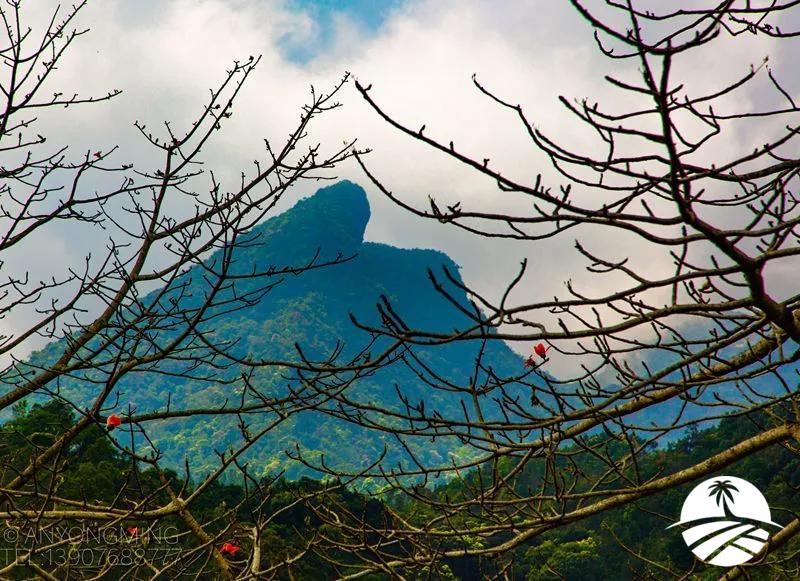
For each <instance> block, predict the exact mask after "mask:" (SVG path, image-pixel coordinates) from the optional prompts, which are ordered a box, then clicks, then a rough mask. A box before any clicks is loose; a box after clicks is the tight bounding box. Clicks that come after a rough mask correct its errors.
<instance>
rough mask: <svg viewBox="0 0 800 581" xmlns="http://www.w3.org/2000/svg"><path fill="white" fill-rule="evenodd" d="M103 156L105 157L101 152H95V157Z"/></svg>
mask: <svg viewBox="0 0 800 581" xmlns="http://www.w3.org/2000/svg"><path fill="white" fill-rule="evenodd" d="M101 155H103V154H102V153H100V152H99V151H95V152H94V156H95V157H100V156H101Z"/></svg>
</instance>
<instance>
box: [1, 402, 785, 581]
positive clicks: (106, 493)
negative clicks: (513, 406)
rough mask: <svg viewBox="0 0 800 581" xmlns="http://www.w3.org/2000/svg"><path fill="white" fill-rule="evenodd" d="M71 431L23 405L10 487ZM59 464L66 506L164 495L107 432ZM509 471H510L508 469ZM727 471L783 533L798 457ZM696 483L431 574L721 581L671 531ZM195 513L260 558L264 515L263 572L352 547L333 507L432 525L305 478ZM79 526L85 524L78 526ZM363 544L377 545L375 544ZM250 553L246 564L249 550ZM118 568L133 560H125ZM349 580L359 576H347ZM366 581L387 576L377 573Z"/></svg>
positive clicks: (656, 453) (307, 570)
mask: <svg viewBox="0 0 800 581" xmlns="http://www.w3.org/2000/svg"><path fill="white" fill-rule="evenodd" d="M758 420H759V417H758V416H757V415H750V416H742V417H729V418H726V419H724V420H723V421H721V422H720V423H719V424H718V425H717V426H715V427H713V428H710V429H706V430H702V431H698V430H692V431H690V432H689V433H687V434H686V435H685V436H684V437H683V438H681V439H680V440H678V441H675V442H673V443H671V444H670V445H668V446H667V447H664V448H658V449H651V450H649V451H648V452H647V453H646V454H643V455H642V456H641V459H640V462H639V466H638V470H639V471H641V474H642V475H644V476H646V475H648V474H656V473H658V472H660V471H665V472H673V471H675V470H678V469H681V468H684V467H686V466H690V465H692V464H694V463H696V462H698V461H700V460H703V459H704V458H706V457H708V456H709V455H711V454H714V453H716V452H719V451H721V450H724V449H725V448H726V447H728V446H730V445H732V444H734V443H736V442H738V441H739V440H740V439H741V438H743V437H746V436H749V435H751V434H753V433H755V432H756V431H757V430H758ZM72 421H74V411H73V410H71V409H70V408H69V407H68V406H67V405H66V404H64V403H62V402H60V401H58V400H53V401H51V402H49V403H47V404H44V405H38V404H37V405H34V406H30V407H29V406H27V405H19V406H17V407H16V409H15V413H14V417H13V418H12V419H11V420H10V421H8V422H7V423H6V424H4V426H3V427H2V430H0V444H1V445H2V452H3V457H4V460H3V472H2V481H3V482H6V481H8V480H9V479H10V478H13V476H14V475H15V469H17V468H19V466H21V465H22V463H23V462H25V461H26V460H27V458H28V457H29V456H30V454H31V453H32V451H33V450H35V449H37V448H40V447H41V446H43V445H45V444H48V443H50V442H52V441H53V439H54V438H55V437H56V436H57V435H58V434H60V433H61V432H63V430H64V429H65V428H66V427H67V426H69V425H70V424H71V422H72ZM611 446H612V447H613V444H611ZM620 452H621V451H620ZM62 461H63V464H62V465H61V469H60V470H59V472H58V475H57V476H56V478H57V479H58V492H57V495H58V496H59V497H64V498H70V499H79V498H83V499H84V502H86V503H89V504H91V503H92V502H100V501H102V502H108V503H112V504H113V503H124V502H126V501H131V500H136V499H139V500H142V499H147V498H152V499H153V501H157V500H159V499H158V498H157V497H158V495H163V494H164V492H163V490H162V489H161V483H160V482H159V480H158V479H157V478H156V476H155V473H154V472H153V471H152V470H149V469H146V468H144V469H143V468H142V467H141V466H139V465H137V464H135V463H132V462H131V461H130V459H126V458H125V456H123V453H122V452H121V451H120V450H119V449H118V448H117V447H116V446H115V444H114V441H113V440H112V439H111V437H110V435H109V433H108V432H107V431H106V430H103V429H101V428H99V427H92V428H91V429H89V430H87V431H86V432H84V433H83V434H82V435H81V436H80V437H79V438H77V439H76V441H75V442H74V443H73V445H72V446H71V447H70V448H69V450H66V451H65V452H64V454H63V457H62ZM529 466H530V465H529ZM509 467H510V464H509V465H507V466H506V467H505V469H508V468H509ZM578 468H579V469H580V470H581V471H582V472H584V473H585V474H586V475H587V482H589V481H590V480H591V478H589V476H590V475H596V474H598V473H599V471H601V470H602V465H601V464H599V463H598V464H597V465H587V464H584V465H582V466H580V467H578ZM724 473H725V474H729V475H735V476H737V477H740V478H744V479H746V480H748V481H750V482H751V483H753V484H754V485H756V486H757V487H758V488H760V489H761V490H762V491H763V493H764V494H765V496H766V497H767V499H768V500H769V503H770V505H771V507H772V517H773V520H775V521H776V522H778V523H780V524H785V523H787V522H788V521H789V519H790V518H792V515H793V514H794V513H793V512H792V510H791V506H792V505H793V503H794V501H795V496H796V490H797V488H798V487H799V486H800V460H798V458H797V456H796V455H793V454H791V453H789V452H788V451H787V450H785V449H784V448H782V447H780V446H773V447H771V448H768V449H766V450H764V451H762V452H760V453H759V454H755V455H752V456H749V457H748V458H747V459H745V460H743V461H741V462H739V463H737V464H734V465H732V466H729V467H728V468H726V469H725V470H724ZM46 474H50V472H43V476H44V475H46ZM542 476H543V475H542V474H541V473H535V472H534V471H532V470H531V469H528V468H527V467H526V470H525V471H524V472H523V473H522V475H521V477H520V478H519V479H518V484H517V486H518V488H519V489H520V490H523V489H526V488H528V487H530V488H536V487H538V486H540V485H541V482H542ZM168 477H169V478H170V479H172V480H173V481H174V482H175V483H176V484H177V486H179V487H180V486H185V487H186V490H187V491H191V490H192V487H193V486H194V485H195V483H193V482H191V481H189V482H185V481H182V477H181V475H179V474H178V473H168ZM480 477H481V475H480V474H478V473H472V474H470V475H468V476H467V477H465V478H464V479H462V480H460V481H456V480H453V481H450V482H449V483H447V484H445V485H440V486H438V487H435V488H429V489H418V490H417V491H416V492H417V493H418V494H422V495H425V496H427V497H429V498H433V499H435V498H437V497H440V498H441V497H444V496H447V497H448V498H449V499H450V500H453V499H457V498H458V496H459V495H460V494H462V493H463V492H464V490H465V487H469V486H470V485H471V483H474V482H475V480H476V479H478V478H480ZM41 484H43V485H44V486H45V487H46V486H47V485H48V483H47V482H42V483H41ZM695 484H696V483H690V484H687V485H685V486H682V487H679V488H675V489H673V490H670V491H668V492H665V493H662V494H656V495H653V496H651V497H649V498H647V499H645V500H643V501H640V502H637V503H634V504H631V505H629V506H626V507H624V508H621V509H617V510H610V511H607V512H605V513H601V514H599V515H597V516H594V517H592V518H589V519H586V520H583V521H580V522H576V523H574V524H572V525H569V526H565V527H561V528H559V529H558V530H557V531H555V532H552V533H546V534H544V535H541V536H540V537H536V538H534V539H533V540H532V541H531V542H529V543H527V544H524V545H522V546H519V547H517V548H516V549H515V550H514V551H512V552H511V553H510V554H508V555H505V556H503V558H502V560H500V561H493V560H477V559H454V560H449V561H445V562H442V563H440V564H439V567H438V568H437V570H436V571H432V572H431V574H432V575H433V576H434V577H435V578H447V577H450V578H456V579H465V580H466V579H475V580H477V579H482V578H484V576H485V575H491V574H497V573H498V572H500V571H506V572H507V574H508V575H509V577H508V578H513V579H519V580H531V581H532V580H544V579H568V580H605V579H620V580H622V579H643V578H644V579H666V578H672V577H673V575H679V574H681V573H683V572H687V571H691V572H692V578H696V579H716V578H718V577H719V576H720V575H721V573H722V572H723V570H722V569H719V568H717V567H712V566H708V565H704V564H702V563H700V562H698V561H696V560H694V559H693V557H692V555H691V553H690V552H689V550H688V549H687V548H686V546H685V544H684V543H683V541H682V539H681V538H680V535H679V533H678V532H676V531H674V530H665V529H666V527H667V526H669V525H670V524H671V523H673V522H674V521H675V519H676V518H677V515H678V514H679V513H680V507H681V504H682V502H683V499H684V498H685V496H686V494H687V493H688V492H689V490H691V488H692V487H693V486H694V485H695ZM120 491H122V492H120ZM326 491H327V492H326ZM309 493H316V494H315V495H309ZM302 497H309V498H312V497H313V498H312V499H311V500H309V501H308V502H298V499H299V498H302ZM160 500H162V501H163V499H160ZM78 504H79V503H78ZM191 508H192V511H193V514H194V515H195V517H196V518H198V520H200V519H202V521H203V522H210V523H211V525H210V526H209V527H207V529H208V530H209V533H210V534H213V535H219V536H218V537H215V542H216V543H217V544H218V545H222V544H223V543H225V542H230V543H232V544H235V545H236V546H239V547H242V548H247V549H250V548H251V545H252V542H253V541H252V539H251V538H249V536H248V535H247V530H248V528H247V523H248V522H249V521H251V520H252V519H253V516H254V514H255V512H254V511H256V512H258V513H259V514H261V515H264V514H270V515H274V518H273V519H272V521H271V523H270V525H269V527H268V529H267V531H266V534H264V535H263V536H262V538H261V542H260V545H261V554H262V558H263V559H264V561H265V562H266V563H280V562H282V561H283V560H284V559H285V558H286V556H287V555H289V554H295V553H297V552H298V551H300V550H302V548H303V547H304V546H306V543H307V542H308V540H309V538H311V537H313V536H315V535H318V534H329V535H333V536H334V537H336V536H337V535H339V536H338V537H337V540H338V541H343V542H346V541H347V539H345V538H342V537H341V536H340V535H341V532H337V531H335V530H333V529H332V528H331V527H329V526H328V525H327V524H325V522H324V520H325V519H324V518H320V514H321V511H323V510H325V509H326V508H328V509H331V508H333V509H335V510H336V511H337V513H338V514H339V515H343V516H341V517H339V518H347V515H353V522H354V524H355V523H356V521H357V519H356V517H358V519H363V521H362V522H366V523H368V524H369V525H370V526H375V527H378V528H379V527H381V526H382V525H392V524H396V521H395V520H394V519H396V518H398V517H400V518H402V519H403V520H405V521H407V522H410V523H418V524H424V523H425V522H427V521H428V520H429V518H430V517H431V513H430V512H429V509H428V508H427V507H426V505H425V504H421V503H419V502H416V501H413V500H409V499H408V497H405V496H403V497H401V496H399V495H397V494H391V493H390V494H388V495H383V494H380V493H375V494H363V493H359V492H357V491H353V490H351V489H348V488H347V487H341V486H340V484H339V483H333V482H330V481H328V482H321V481H316V480H313V479H311V478H308V477H303V478H300V479H298V480H286V479H285V478H282V477H281V478H270V477H262V478H261V479H260V480H259V482H258V485H257V486H254V485H253V484H252V483H243V484H236V483H228V484H219V483H214V484H212V485H211V486H210V487H209V488H208V489H207V490H206V491H205V492H204V493H203V494H202V495H200V496H199V497H198V498H197V500H196V501H195V502H194V503H193V504H192V506H191ZM474 517H475V518H476V519H478V518H480V514H479V513H477V512H476V514H475V515H474ZM86 524H87V523H84V526H86ZM74 525H75V526H77V523H74ZM88 525H89V527H92V526H94V527H97V529H98V530H106V531H111V532H113V533H114V534H115V535H116V536H115V540H114V543H113V544H114V550H116V551H121V553H120V554H121V555H123V556H124V554H125V553H124V551H130V552H135V551H137V550H145V549H146V548H147V547H148V543H153V544H151V545H150V546H151V548H152V547H153V546H156V544H157V543H158V542H159V539H158V536H157V535H158V531H164V530H165V529H167V530H168V529H170V528H173V529H174V530H175V531H185V525H184V524H183V523H182V522H181V521H180V519H178V518H177V517H169V518H168V519H166V520H162V521H161V522H159V524H158V530H152V531H151V530H149V529H148V522H146V521H135V520H129V521H124V522H110V523H88ZM2 526H3V529H4V532H3V534H2V538H3V546H2V547H0V548H3V549H5V550H6V551H8V550H10V549H11V545H10V544H9V543H8V540H9V539H10V536H9V532H8V531H9V529H13V527H14V526H15V523H14V522H8V523H5V524H3V525H2ZM58 526H60V527H62V528H64V527H66V528H69V527H70V526H71V525H70V523H69V522H61V523H58ZM45 530H46V529H45ZM131 531H133V532H131ZM15 534H22V533H20V532H17V533H15ZM179 538H180V540H178V541H170V543H172V542H175V543H194V542H196V541H188V540H185V539H184V538H183V537H179ZM186 539H193V537H191V536H189V537H186ZM361 540H362V541H365V542H366V543H367V544H368V539H361ZM122 542H124V544H121V543H122ZM451 542H452V541H451ZM464 542H469V543H472V544H474V545H479V544H480V543H481V542H482V539H480V538H472V539H464ZM176 546H181V547H183V545H180V544H177V545H175V546H173V545H168V546H167V547H166V548H167V549H168V548H170V547H172V548H176ZM190 546H195V545H190ZM102 548H103V542H102V541H98V540H93V541H91V542H85V541H83V542H79V543H75V544H73V545H72V546H71V551H72V552H73V553H80V551H86V550H89V549H94V550H95V551H97V550H100V549H102ZM184 548H185V547H184ZM442 548H447V547H442ZM409 550H411V547H407V546H402V545H400V546H398V547H397V551H398V552H399V553H403V552H406V551H409ZM798 550H800V541H798V540H797V539H796V538H795V539H794V540H792V541H791V542H790V543H789V544H788V545H787V546H785V547H783V548H782V549H781V550H780V551H779V552H777V553H776V554H777V555H779V556H783V557H785V558H788V559H796V558H797V557H796V552H797V551H798ZM52 551H53V555H52V556H53V558H54V559H57V558H65V553H63V552H61V553H57V549H52ZM94 554H95V556H96V553H94ZM243 554H249V550H248V551H244V552H243ZM332 555H333V557H334V558H335V559H337V562H336V564H333V563H332V562H331V556H332ZM9 558H10V555H9V553H8V552H6V553H5V559H6V561H8V559H9ZM119 558H120V559H121V562H124V558H123V557H119ZM230 559H231V562H232V564H233V566H234V567H236V566H237V565H241V564H242V563H243V562H239V561H238V560H237V557H236V555H235V554H234V555H231V556H230ZM355 562H357V560H356V559H355V557H354V556H352V555H348V554H344V553H342V551H341V549H340V550H339V551H338V553H336V552H333V553H329V554H327V555H326V558H325V559H323V558H321V557H319V556H317V555H316V554H315V553H313V552H311V553H308V554H306V555H305V556H304V558H302V559H299V560H297V561H296V562H295V563H294V564H292V565H291V566H290V567H289V569H288V571H287V572H286V573H285V575H286V576H285V578H286V579H290V578H294V579H308V580H318V579H328V578H335V577H337V576H339V575H341V574H343V573H346V572H348V567H347V564H348V563H350V564H351V565H353V564H354V563H355ZM194 565H196V562H194V561H193V560H192V558H189V560H188V561H187V563H186V571H187V572H190V571H191V570H192V567H193V566H194ZM119 566H120V567H123V566H124V565H122V564H120V565H119ZM352 571H355V569H350V570H349V572H352ZM290 575H291V576H290ZM753 575H754V578H756V579H772V578H780V577H774V576H772V575H771V574H770V571H769V569H768V568H767V567H763V568H761V569H755V570H753ZM368 578H370V579H379V578H382V577H381V576H380V575H373V576H371V577H368ZM412 578H413V577H412Z"/></svg>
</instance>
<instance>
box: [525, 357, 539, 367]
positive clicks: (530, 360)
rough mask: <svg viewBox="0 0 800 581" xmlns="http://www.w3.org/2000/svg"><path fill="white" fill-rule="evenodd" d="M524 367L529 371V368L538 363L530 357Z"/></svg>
mask: <svg viewBox="0 0 800 581" xmlns="http://www.w3.org/2000/svg"><path fill="white" fill-rule="evenodd" d="M522 365H524V366H525V368H526V369H527V368H528V367H533V366H534V365H536V361H534V360H533V356H531V357H528V358H527V359H526V360H525V363H523V364H522Z"/></svg>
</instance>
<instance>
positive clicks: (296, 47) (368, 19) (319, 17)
mask: <svg viewBox="0 0 800 581" xmlns="http://www.w3.org/2000/svg"><path fill="white" fill-rule="evenodd" d="M405 2H406V0H289V1H288V3H287V4H288V6H289V7H290V8H291V9H295V10H298V11H302V12H304V13H306V14H307V15H308V16H309V17H311V19H312V20H313V21H314V23H315V31H314V35H313V38H312V39H310V40H307V41H305V42H303V43H296V42H292V41H291V39H290V38H286V39H285V41H284V42H283V43H282V46H281V48H282V49H283V51H284V54H285V55H286V57H287V58H288V59H289V60H291V61H294V62H297V63H306V62H308V61H310V60H311V59H313V58H314V57H316V56H317V55H319V54H321V53H323V52H324V51H325V50H326V49H327V48H329V47H330V46H331V44H332V42H333V40H334V37H335V24H334V23H335V20H336V17H337V16H345V17H347V18H348V19H350V20H351V21H353V22H354V23H355V24H356V25H357V26H358V27H359V29H361V30H362V31H364V32H366V33H367V34H375V33H377V32H378V31H379V30H380V29H381V27H382V26H383V24H384V23H385V21H386V19H387V18H388V16H389V15H390V14H391V13H392V10H393V9H395V8H397V7H399V6H401V5H402V4H404V3H405Z"/></svg>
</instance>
